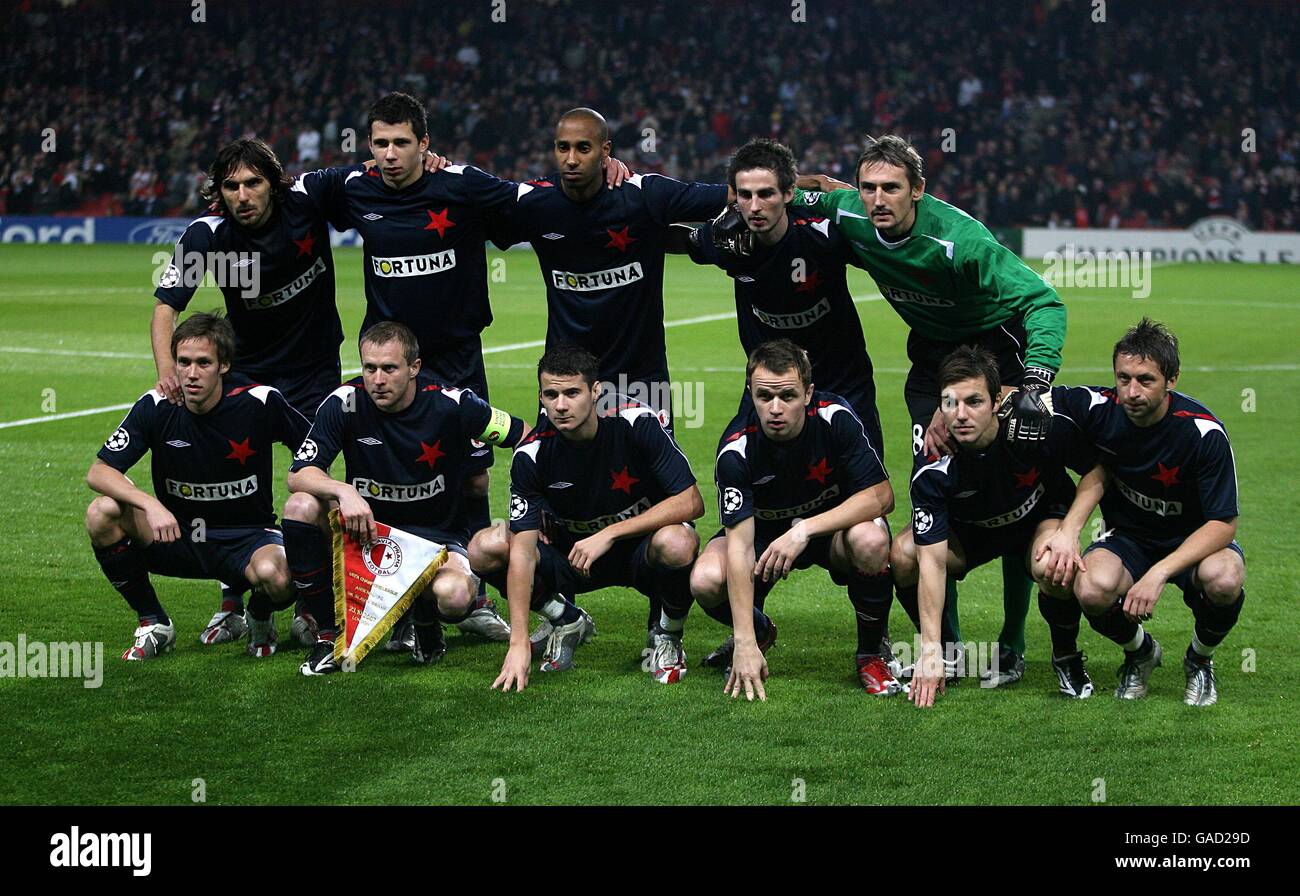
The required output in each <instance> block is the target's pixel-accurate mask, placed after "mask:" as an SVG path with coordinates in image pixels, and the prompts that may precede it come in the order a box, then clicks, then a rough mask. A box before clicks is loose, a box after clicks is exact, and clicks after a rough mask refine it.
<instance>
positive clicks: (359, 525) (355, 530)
mask: <svg viewBox="0 0 1300 896" xmlns="http://www.w3.org/2000/svg"><path fill="white" fill-rule="evenodd" d="M339 516H341V517H342V518H343V531H345V532H347V533H348V535H349V536H350V537H351V538H352V540H353V541H355V542H357V544H360V545H362V546H363V547H364V546H365V545H368V544H370V543H371V542H372V541H374V540H375V536H376V535H377V534H378V533H377V532H376V531H375V514H374V511H372V510H371V509H370V505H369V504H368V503H366V499H365V498H363V497H361V495H359V494H358V493H357V490H356V489H355V488H353V487H352V486H347V487H346V488H344V489H342V490H341V491H340V492H339Z"/></svg>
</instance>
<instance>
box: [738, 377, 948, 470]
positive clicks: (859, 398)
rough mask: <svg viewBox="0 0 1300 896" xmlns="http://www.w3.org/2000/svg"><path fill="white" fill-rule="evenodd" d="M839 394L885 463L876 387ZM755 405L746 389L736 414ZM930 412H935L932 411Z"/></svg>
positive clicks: (883, 437) (882, 462) (883, 438)
mask: <svg viewBox="0 0 1300 896" xmlns="http://www.w3.org/2000/svg"><path fill="white" fill-rule="evenodd" d="M834 394H836V395H839V396H840V397H841V398H843V399H844V400H845V401H847V402H848V403H849V407H851V408H852V409H853V413H855V414H857V415H858V419H859V420H861V421H862V428H863V430H864V431H865V432H866V434H867V439H868V440H869V441H870V442H871V447H872V448H875V449H876V451H877V452H879V454H880V463H881V465H882V466H883V465H884V463H885V436H884V433H883V431H882V430H881V428H880V413H879V412H878V411H877V410H876V398H875V391H874V389H873V390H872V391H871V392H869V393H868V392H858V393H857V394H854V395H841V394H840V393H838V392H836V393H834ZM753 406H754V396H752V395H750V394H749V389H746V390H745V391H744V393H742V394H741V396H740V405H739V406H738V407H737V408H736V414H737V415H740V414H742V413H744V412H745V411H748V410H749V409H750V408H752V407H753ZM930 413H932V414H933V413H934V412H933V411H931V412H930Z"/></svg>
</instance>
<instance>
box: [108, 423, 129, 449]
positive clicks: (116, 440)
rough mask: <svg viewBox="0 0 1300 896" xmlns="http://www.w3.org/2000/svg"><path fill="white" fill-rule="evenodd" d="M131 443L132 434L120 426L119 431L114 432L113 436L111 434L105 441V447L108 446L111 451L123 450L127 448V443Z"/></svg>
mask: <svg viewBox="0 0 1300 896" xmlns="http://www.w3.org/2000/svg"><path fill="white" fill-rule="evenodd" d="M130 444H131V434H130V433H129V432H127V431H126V430H125V429H124V428H123V427H121V426H119V427H118V428H117V431H116V432H114V433H113V434H112V435H111V436H109V437H108V440H107V441H106V442H104V447H105V448H107V449H108V450H109V451H121V450H122V449H123V448H125V447H126V446H127V445H130Z"/></svg>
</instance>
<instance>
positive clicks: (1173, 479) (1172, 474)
mask: <svg viewBox="0 0 1300 896" xmlns="http://www.w3.org/2000/svg"><path fill="white" fill-rule="evenodd" d="M1156 466H1157V467H1159V470H1158V471H1157V472H1155V473H1152V474H1151V478H1152V479H1154V480H1156V481H1157V482H1159V483H1160V484H1161V485H1163V486H1164V487H1165V488H1170V487H1172V486H1175V485H1177V484H1178V483H1179V482H1181V481H1182V480H1181V479H1179V478H1178V471H1179V470H1180V469H1181V468H1180V467H1170V468H1169V469H1168V470H1166V469H1165V465H1164V464H1162V463H1157V464H1156Z"/></svg>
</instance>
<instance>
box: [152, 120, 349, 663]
mask: <svg viewBox="0 0 1300 896" xmlns="http://www.w3.org/2000/svg"><path fill="white" fill-rule="evenodd" d="M202 195H203V198H204V199H205V200H208V201H210V202H212V203H213V204H214V205H215V213H214V214H209V215H205V216H204V217H202V218H199V219H198V220H196V221H194V222H193V223H192V224H190V226H189V227H187V228H186V230H185V233H184V234H182V235H181V238H180V241H179V242H178V243H177V244H176V251H175V254H174V255H173V257H172V261H171V264H169V265H168V267H167V268H166V270H165V271H164V272H162V276H161V278H160V279H159V282H158V287H157V289H156V290H155V291H154V297H155V298H156V299H157V303H156V304H155V305H154V311H153V320H152V322H151V324H150V337H151V342H152V344H153V356H154V364H155V366H156V367H157V372H158V384H157V386H156V387H155V388H156V389H157V390H158V392H160V393H161V394H162V395H163V396H164V397H165V398H166V399H167V400H168V401H170V402H171V403H172V404H175V405H180V404H181V403H182V402H183V400H184V397H183V391H182V383H181V380H180V377H179V376H178V375H177V372H176V368H175V364H174V362H173V360H172V353H171V346H172V333H173V331H174V330H175V329H176V320H177V317H178V316H179V314H180V312H182V311H184V310H185V308H186V307H187V306H188V305H189V303H190V301H191V300H192V299H193V297H194V293H195V291H196V290H197V289H198V288H199V285H200V284H201V283H202V282H203V279H204V276H205V275H206V274H208V273H211V274H212V275H213V276H214V278H215V279H216V281H217V285H218V287H219V288H220V289H221V293H222V296H223V297H224V299H225V305H226V319H227V320H228V321H229V322H230V325H231V326H232V327H233V328H234V332H235V351H234V355H233V359H232V361H231V371H230V374H229V378H230V379H231V380H232V382H233V381H236V380H238V381H241V382H247V383H256V384H260V385H267V386H272V387H274V388H275V389H277V390H279V392H280V394H281V395H283V396H284V398H285V400H287V401H288V402H289V404H290V405H292V406H293V407H294V408H295V409H297V410H298V412H299V413H301V414H302V415H303V416H305V417H306V418H307V419H308V420H311V419H312V417H314V416H315V414H316V408H317V406H318V405H319V404H320V403H321V402H322V401H324V400H325V396H327V395H329V394H330V392H331V391H332V390H334V389H335V388H337V387H338V384H339V380H340V379H341V371H340V369H339V344H340V343H341V342H342V341H343V329H342V327H341V325H340V323H339V312H338V307H337V304H336V301H335V295H334V258H333V255H332V254H331V252H330V240H329V227H328V225H327V224H326V221H325V218H324V217H323V216H322V215H321V214H320V212H319V211H318V210H317V209H316V208H315V206H314V205H313V204H312V203H311V202H310V201H308V199H307V196H306V195H305V194H304V193H303V192H302V191H301V190H300V189H298V188H296V187H295V181H294V179H293V178H291V177H289V175H287V174H286V173H285V171H284V166H282V165H281V164H280V160H279V159H278V158H276V155H275V152H274V151H272V149H271V148H270V147H269V146H267V145H266V143H264V142H263V141H261V140H255V139H249V138H241V139H239V140H235V141H233V142H231V143H228V144H227V145H225V146H224V147H222V148H221V150H220V151H219V152H218V153H217V157H216V159H215V160H213V162H212V166H211V167H210V168H209V169H208V180H207V184H206V185H205V187H204V188H203V191H202ZM294 447H295V448H296V447H297V446H296V445H295V446H294ZM310 626H311V620H309V619H306V618H304V617H302V616H301V614H298V615H296V616H295V619H294V633H295V635H296V636H300V637H303V638H307V639H309V640H310V641H312V642H314V641H315V638H314V636H310V635H309V629H310ZM247 628H248V626H247V621H246V619H245V617H244V607H243V597H242V595H241V594H240V593H239V592H236V591H234V590H233V589H231V588H229V587H224V586H223V589H222V598H221V606H220V608H219V609H218V610H217V612H216V614H215V615H213V617H212V619H211V620H210V621H209V622H208V625H207V627H205V628H204V630H203V633H202V634H201V635H200V636H199V641H200V642H202V643H204V644H220V643H224V642H226V641H234V640H238V639H239V638H242V637H243V636H244V634H245V633H246V631H247Z"/></svg>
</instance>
